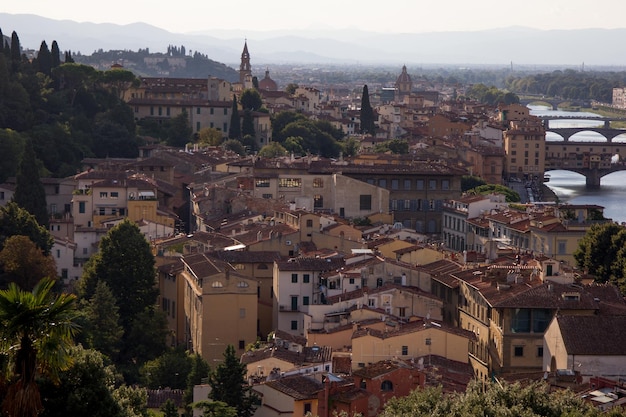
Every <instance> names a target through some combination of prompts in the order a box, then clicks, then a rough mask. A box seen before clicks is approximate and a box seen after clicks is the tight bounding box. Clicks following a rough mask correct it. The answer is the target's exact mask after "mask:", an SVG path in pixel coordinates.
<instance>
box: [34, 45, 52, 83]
mask: <svg viewBox="0 0 626 417" xmlns="http://www.w3.org/2000/svg"><path fill="white" fill-rule="evenodd" d="M37 64H38V69H39V72H41V73H44V74H46V75H51V74H52V55H51V54H50V49H48V44H47V43H46V41H42V42H41V46H40V47H39V53H37Z"/></svg>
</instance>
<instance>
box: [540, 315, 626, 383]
mask: <svg viewBox="0 0 626 417" xmlns="http://www.w3.org/2000/svg"><path fill="white" fill-rule="evenodd" d="M625 313H626V311H625ZM624 328H626V315H620V316H612V315H608V316H607V315H602V314H600V315H587V316H571V315H562V314H557V315H555V316H554V318H553V319H552V321H551V322H550V324H549V325H548V327H547V329H546V331H545V337H544V339H543V351H544V354H543V369H544V370H545V371H547V372H550V373H555V372H557V371H558V370H563V369H567V370H571V371H574V372H576V373H579V374H580V375H581V376H582V378H583V382H585V381H587V380H588V379H589V378H591V377H603V378H611V379H620V378H623V377H624V375H626V334H625V333H624V331H623V329H624Z"/></svg>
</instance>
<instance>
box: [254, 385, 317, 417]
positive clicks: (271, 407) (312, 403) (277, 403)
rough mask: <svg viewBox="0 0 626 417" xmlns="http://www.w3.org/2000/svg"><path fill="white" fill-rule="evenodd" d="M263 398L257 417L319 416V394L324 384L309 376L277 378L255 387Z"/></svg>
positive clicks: (256, 412) (256, 413)
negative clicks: (308, 414)
mask: <svg viewBox="0 0 626 417" xmlns="http://www.w3.org/2000/svg"><path fill="white" fill-rule="evenodd" d="M253 389H254V391H255V392H256V393H257V394H258V395H259V397H261V405H260V406H259V408H257V410H256V411H255V413H254V415H255V417H295V416H304V415H307V413H310V414H311V415H320V414H319V409H318V407H319V399H318V396H319V393H320V392H322V391H323V390H324V384H323V383H322V382H321V381H319V380H318V379H315V378H313V377H311V376H308V375H293V376H289V377H283V378H280V377H279V378H277V379H273V380H271V381H268V382H265V383H263V384H257V385H254V386H253Z"/></svg>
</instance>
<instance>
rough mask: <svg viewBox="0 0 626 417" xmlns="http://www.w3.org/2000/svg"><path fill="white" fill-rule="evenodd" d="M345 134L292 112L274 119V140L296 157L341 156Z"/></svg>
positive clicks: (328, 125) (321, 121)
mask: <svg viewBox="0 0 626 417" xmlns="http://www.w3.org/2000/svg"><path fill="white" fill-rule="evenodd" d="M344 136H345V135H344V133H343V132H342V131H341V130H339V129H336V128H335V127H333V126H332V125H331V124H330V123H329V122H327V121H324V120H310V119H308V118H306V117H305V116H304V115H302V114H300V113H296V112H291V111H284V112H280V113H278V114H276V115H274V116H273V117H272V140H274V141H275V142H278V143H280V144H281V145H282V146H283V147H284V148H285V149H286V150H287V151H288V152H291V153H293V154H295V155H305V154H312V155H321V156H323V157H327V158H333V157H336V156H339V153H340V152H342V148H343V145H342V144H343V138H344Z"/></svg>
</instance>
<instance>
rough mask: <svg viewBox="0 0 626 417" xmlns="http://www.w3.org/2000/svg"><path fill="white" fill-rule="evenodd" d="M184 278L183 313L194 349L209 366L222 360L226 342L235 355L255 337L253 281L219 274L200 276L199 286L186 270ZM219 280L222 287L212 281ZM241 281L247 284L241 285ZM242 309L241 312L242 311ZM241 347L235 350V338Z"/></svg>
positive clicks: (255, 287) (241, 351) (255, 310)
mask: <svg viewBox="0 0 626 417" xmlns="http://www.w3.org/2000/svg"><path fill="white" fill-rule="evenodd" d="M183 276H184V277H185V281H186V287H185V301H184V303H185V315H186V317H188V320H189V326H190V339H191V344H192V346H193V349H194V351H195V352H198V353H200V355H201V356H202V357H203V358H204V359H205V360H207V361H208V362H209V364H211V365H213V364H214V363H215V362H220V361H221V360H222V359H223V355H222V354H223V352H224V350H225V349H226V347H227V346H228V345H229V344H230V345H233V346H234V348H235V353H236V355H237V356H240V355H242V354H243V353H244V352H245V350H244V349H245V345H247V344H248V343H252V342H254V341H255V340H256V334H257V333H256V322H257V286H256V283H255V281H252V280H250V279H248V278H243V277H241V276H237V275H236V274H233V273H232V272H231V273H230V274H229V276H228V278H226V276H225V275H224V274H223V273H222V274H218V275H215V276H210V277H204V278H203V279H202V281H203V282H202V284H203V285H202V287H200V286H199V285H198V282H197V281H196V279H195V278H194V277H193V276H192V275H190V274H189V273H188V272H187V271H184V272H183ZM218 281H219V282H221V284H222V287H215V286H214V285H215V284H214V283H216V282H218ZM241 283H245V284H247V285H248V286H247V287H246V286H241ZM242 309H243V313H242ZM240 340H243V341H244V349H239V341H240Z"/></svg>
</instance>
